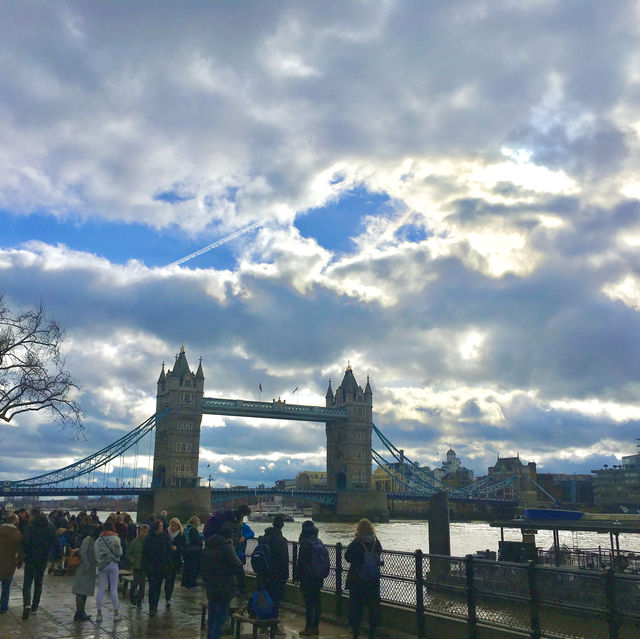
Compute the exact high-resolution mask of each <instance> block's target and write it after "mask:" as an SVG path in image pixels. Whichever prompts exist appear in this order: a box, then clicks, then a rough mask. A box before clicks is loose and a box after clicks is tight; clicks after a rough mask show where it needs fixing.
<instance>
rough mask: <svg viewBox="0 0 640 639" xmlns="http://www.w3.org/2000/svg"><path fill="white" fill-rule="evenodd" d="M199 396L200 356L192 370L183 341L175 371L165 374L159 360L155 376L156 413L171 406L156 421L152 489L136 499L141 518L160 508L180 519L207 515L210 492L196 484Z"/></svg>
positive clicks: (200, 408) (201, 390)
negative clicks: (156, 377) (194, 369)
mask: <svg viewBox="0 0 640 639" xmlns="http://www.w3.org/2000/svg"><path fill="white" fill-rule="evenodd" d="M203 395H204V372H203V370H202V360H201V361H200V363H199V365H198V370H197V371H196V372H195V373H193V372H191V369H190V368H189V363H188V362H187V356H186V354H185V351H184V344H183V345H182V347H181V348H180V353H179V354H178V355H177V356H176V361H175V364H174V367H173V370H168V371H166V372H165V367H164V363H163V364H162V370H161V371H160V377H159V378H158V386H157V396H156V413H158V414H159V413H161V412H162V411H164V410H166V409H169V414H168V415H166V416H165V417H164V418H163V419H161V420H160V421H159V422H158V424H157V425H156V433H155V447H154V453H153V479H152V483H151V486H152V488H153V493H152V494H151V495H144V496H143V495H141V496H140V498H139V499H138V518H139V519H140V520H142V518H145V517H147V516H148V515H149V514H150V513H152V512H153V513H155V514H159V513H160V512H162V511H163V510H166V511H167V512H169V513H170V514H171V515H175V516H178V517H180V518H181V519H188V518H189V517H191V515H199V516H200V517H206V516H208V514H209V510H210V502H211V491H210V489H209V488H207V487H200V485H199V484H200V477H199V476H198V460H199V457H200V423H201V422H202V397H203Z"/></svg>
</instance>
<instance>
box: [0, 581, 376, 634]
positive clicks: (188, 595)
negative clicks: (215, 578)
mask: <svg viewBox="0 0 640 639" xmlns="http://www.w3.org/2000/svg"><path fill="white" fill-rule="evenodd" d="M22 573H23V571H22V570H18V571H17V572H16V574H15V576H14V579H13V583H12V585H11V598H10V600H9V612H8V613H6V614H3V615H0V637H1V638H2V639H106V638H107V637H109V638H113V639H142V638H144V639H172V638H174V637H175V638H176V639H177V638H178V637H179V639H204V638H205V637H206V636H207V632H206V630H202V629H201V628H200V622H201V611H202V608H201V602H202V601H203V599H204V597H203V594H202V593H201V592H189V591H187V590H185V589H183V588H180V587H177V588H176V590H175V592H174V594H173V598H172V605H171V608H169V609H165V607H164V605H163V603H161V604H160V606H159V608H158V615H157V616H156V617H149V615H148V606H147V604H146V602H145V603H144V604H143V607H142V610H137V609H136V607H135V606H131V605H130V604H129V599H128V597H122V596H121V597H120V612H121V614H122V617H123V618H122V619H120V620H118V621H115V620H114V615H113V608H112V606H111V601H110V599H109V597H108V596H107V597H105V601H104V602H103V610H102V614H103V619H102V621H101V622H99V623H98V622H96V621H95V616H96V614H95V613H96V611H95V598H93V597H90V598H89V599H88V600H87V607H86V610H87V614H89V615H91V621H85V622H74V621H73V614H74V612H75V596H74V595H73V594H71V585H72V583H73V578H72V577H54V576H50V575H45V578H44V587H43V591H42V600H41V602H40V607H39V609H38V611H37V612H35V613H32V614H31V615H30V616H29V618H28V619H27V620H25V621H23V620H22ZM281 618H282V623H281V628H282V629H283V630H284V631H285V633H286V634H285V635H284V636H285V637H286V638H287V639H296V638H297V637H298V636H299V632H300V631H301V630H302V629H303V628H304V615H303V614H301V613H300V611H299V610H294V609H292V608H289V607H287V608H286V609H284V610H282V611H281ZM228 636H230V635H228ZM240 636H241V637H242V638H243V639H244V638H246V637H251V630H250V627H249V625H244V626H243V627H242V633H241V635H240ZM261 636H262V637H267V636H268V635H261ZM379 636H380V638H381V639H382V638H383V637H385V636H388V635H385V634H382V633H380V635H379ZM320 637H321V638H324V639H349V638H350V637H351V633H350V632H349V630H348V628H346V627H345V626H342V625H336V624H332V623H329V622H325V621H322V622H321V624H320Z"/></svg>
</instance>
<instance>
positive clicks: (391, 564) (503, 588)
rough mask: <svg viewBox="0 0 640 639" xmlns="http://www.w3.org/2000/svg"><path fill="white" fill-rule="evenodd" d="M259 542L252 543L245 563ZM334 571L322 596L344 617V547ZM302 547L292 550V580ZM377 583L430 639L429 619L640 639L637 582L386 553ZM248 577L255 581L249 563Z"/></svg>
mask: <svg viewBox="0 0 640 639" xmlns="http://www.w3.org/2000/svg"><path fill="white" fill-rule="evenodd" d="M256 545H257V541H256V540H255V539H251V540H249V542H248V547H247V556H248V557H249V555H250V554H251V553H252V552H253V549H254V548H255V547H256ZM327 550H328V551H329V558H330V561H331V571H330V573H329V576H328V577H327V578H326V579H325V581H324V589H325V590H326V591H329V592H333V593H335V597H336V608H337V610H338V614H341V611H342V610H343V607H345V606H346V603H345V602H346V597H347V596H348V591H346V589H345V583H346V575H347V572H348V569H349V564H348V563H347V562H346V561H345V559H344V552H345V550H346V547H345V546H343V545H342V544H340V543H338V544H335V545H329V544H327ZM297 556H298V544H297V543H296V542H289V563H290V571H289V575H290V579H289V582H290V583H292V582H293V569H292V567H293V566H294V565H295V564H296V561H297ZM382 559H383V560H384V565H383V566H382V576H381V580H380V596H381V600H382V602H385V603H390V604H394V605H399V606H403V607H407V608H410V609H414V610H415V615H416V635H417V636H418V637H425V619H426V616H427V615H430V614H437V615H441V616H445V617H451V618H455V619H458V620H461V621H463V622H466V625H467V632H468V637H469V639H476V637H477V633H478V629H479V628H480V627H485V628H496V629H497V628H503V629H513V630H515V631H519V632H521V633H527V634H528V635H529V637H531V639H543V638H547V637H548V638H557V637H565V638H570V639H574V638H575V639H637V637H639V636H640V576H638V575H633V574H627V573H622V572H616V571H615V570H614V569H613V568H609V569H607V570H600V571H598V570H588V569H582V568H566V567H562V568H560V567H549V566H541V565H537V564H536V562H529V563H526V564H521V563H511V562H504V561H492V560H488V559H482V558H478V557H474V556H472V555H467V556H466V557H448V556H440V555H428V554H424V553H423V552H422V551H421V550H416V551H415V552H413V553H410V552H401V551H394V550H386V551H384V552H383V553H382ZM245 570H246V571H247V572H249V573H251V572H252V571H251V562H250V561H247V564H246V566H245Z"/></svg>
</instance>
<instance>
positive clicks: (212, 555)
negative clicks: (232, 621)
mask: <svg viewBox="0 0 640 639" xmlns="http://www.w3.org/2000/svg"><path fill="white" fill-rule="evenodd" d="M229 530H230V529H229V528H226V529H225V528H224V527H223V529H222V531H223V533H224V534H220V535H217V534H214V535H211V537H209V538H208V539H207V542H206V544H205V547H204V550H203V551H202V555H201V560H200V563H201V568H202V576H203V578H204V581H205V584H206V587H207V602H208V607H209V621H208V631H207V639H220V636H221V634H222V628H223V626H224V622H225V619H226V618H227V613H228V612H229V603H230V602H231V598H232V597H233V594H234V591H235V589H236V585H237V584H238V582H239V581H240V579H241V578H242V577H244V569H243V568H242V562H241V561H240V559H238V555H237V554H236V551H235V548H234V545H233V541H232V539H231V537H230V536H228V535H227V534H226V531H229Z"/></svg>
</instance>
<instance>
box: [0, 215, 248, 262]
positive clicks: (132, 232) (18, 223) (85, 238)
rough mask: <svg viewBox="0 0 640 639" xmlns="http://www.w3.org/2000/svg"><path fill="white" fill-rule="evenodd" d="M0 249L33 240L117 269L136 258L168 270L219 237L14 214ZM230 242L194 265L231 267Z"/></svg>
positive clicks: (3, 224)
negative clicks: (83, 254) (100, 259)
mask: <svg viewBox="0 0 640 639" xmlns="http://www.w3.org/2000/svg"><path fill="white" fill-rule="evenodd" d="M0 228H2V235H0V246H2V247H4V248H17V247H19V246H20V245H21V244H23V243H25V242H28V241H30V240H36V241H40V242H46V243H47V244H52V245H54V244H64V245H65V246H67V247H69V248H70V249H73V250H76V251H84V252H87V253H93V254H94V255H98V256H99V257H104V258H106V259H108V260H109V261H110V262H112V263H114V264H125V263H126V262H127V261H129V260H132V259H136V260H140V261H141V262H144V264H146V265H147V266H149V267H154V266H164V265H166V264H170V263H171V262H174V261H176V260H179V259H180V258H182V257H185V256H187V255H189V254H190V253H193V252H194V251H197V250H199V249H201V248H203V247H205V246H207V245H208V244H211V243H212V242H214V241H215V240H216V239H217V238H216V236H215V235H212V234H210V233H207V234H206V236H203V237H196V238H190V237H187V236H186V235H185V234H184V233H183V232H182V231H181V230H179V229H178V228H177V227H174V226H171V227H168V228H165V229H162V230H156V229H153V228H151V227H148V226H145V225H142V224H127V223H124V222H110V221H106V220H100V219H94V220H76V221H75V222H74V221H70V220H68V219H67V220H58V219H57V218H55V217H53V216H51V215H46V214H42V213H34V214H32V215H12V214H10V213H8V212H7V211H0ZM235 263H236V258H235V255H234V254H233V250H232V243H229V245H222V246H219V247H216V248H215V249H214V250H212V251H208V252H207V253H204V254H203V255H199V256H198V257H196V258H194V259H193V260H190V261H189V262H188V263H187V264H188V265H189V266H190V267H192V268H216V269H229V268H233V267H234V265H235Z"/></svg>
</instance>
